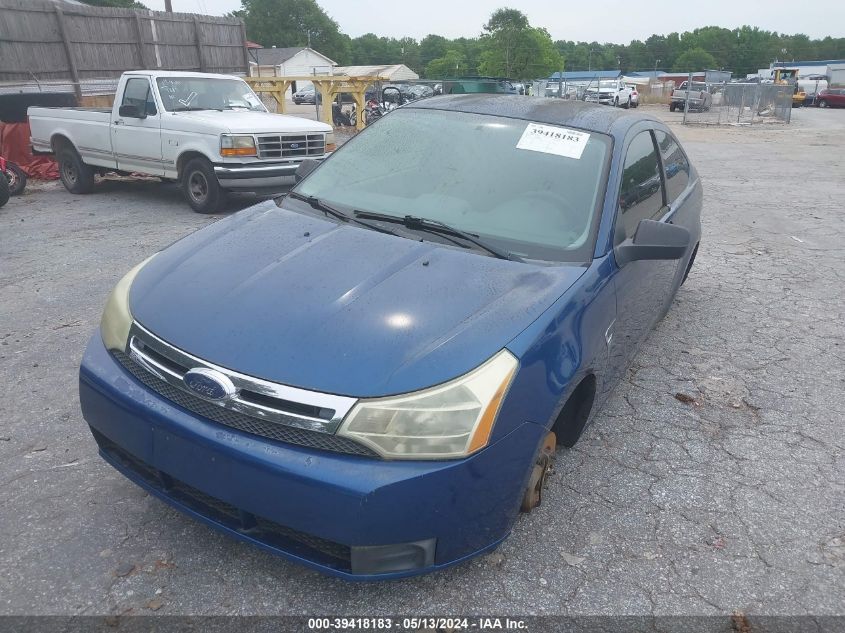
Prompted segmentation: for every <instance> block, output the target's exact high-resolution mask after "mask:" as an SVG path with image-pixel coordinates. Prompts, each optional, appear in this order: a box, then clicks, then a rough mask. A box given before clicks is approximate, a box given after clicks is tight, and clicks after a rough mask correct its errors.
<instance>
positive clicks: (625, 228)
mask: <svg viewBox="0 0 845 633" xmlns="http://www.w3.org/2000/svg"><path fill="white" fill-rule="evenodd" d="M663 207H664V193H663V182H662V179H661V178H660V163H659V162H658V158H657V151H656V150H655V147H654V139H653V138H652V134H651V132H650V131H646V132H640V133H639V134H638V135H637V136H635V137H634V140H633V141H631V144H630V145H629V146H628V153H627V154H626V156H625V166H624V167H623V169H622V186H621V188H620V191H619V212H618V213H617V215H616V231H615V236H614V237H615V239H614V242H615V243H616V244H619V243H621V242H623V241H625V240H626V239H628V238H630V237H633V236H634V233H635V232H636V231H637V225H638V224H639V223H640V220H644V219H652V220H654V219H657V218H658V217H659V216H660V213H661V211H662V209H663Z"/></svg>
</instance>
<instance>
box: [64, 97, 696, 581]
mask: <svg viewBox="0 0 845 633" xmlns="http://www.w3.org/2000/svg"><path fill="white" fill-rule="evenodd" d="M444 148H447V149H448V151H444ZM299 171H300V173H299V175H300V176H301V177H303V179H302V180H301V181H300V182H299V184H298V185H297V186H296V187H295V188H294V189H293V190H292V191H291V192H290V193H289V194H288V195H287V196H286V197H284V198H280V199H279V200H277V201H275V202H274V201H267V202H264V203H262V204H260V205H256V206H255V207H252V208H251V209H246V210H244V211H241V212H240V213H237V214H235V215H232V216H230V217H228V218H226V219H222V220H220V221H219V222H215V223H213V224H210V225H208V226H206V227H205V228H204V229H202V230H200V231H198V232H196V233H194V234H193V235H189V236H187V237H185V238H183V239H181V240H179V241H178V242H176V243H174V244H172V245H171V246H169V247H167V248H165V249H164V250H162V251H160V252H159V253H157V254H155V255H153V256H151V257H150V258H148V259H147V260H145V261H144V262H142V263H141V264H139V265H138V266H136V267H135V268H133V269H132V270H131V271H130V272H129V273H128V274H127V275H126V276H125V277H124V278H123V279H122V280H121V281H120V282H119V283H118V284H117V286H116V287H115V289H114V291H113V292H112V294H111V296H110V297H109V299H108V301H107V303H106V309H105V312H104V314H103V318H102V321H101V324H100V328H99V331H98V332H95V333H94V335H93V337H92V338H91V340H90V343H89V345H88V348H87V350H86V352H85V354H84V357H83V360H82V366H81V369H80V378H79V401H80V403H81V406H82V413H83V415H84V417H85V420H86V421H87V423H88V424H89V425H90V428H91V431H92V434H93V436H94V439H95V440H96V442H97V444H98V446H99V450H100V454H101V455H102V456H103V458H104V459H106V460H107V461H108V462H109V463H110V464H112V465H113V466H114V467H115V468H116V469H118V470H119V471H120V472H121V473H123V474H124V475H125V476H127V477H128V478H130V479H131V480H133V481H135V482H136V483H138V484H139V485H140V486H142V487H143V488H144V489H145V490H147V491H148V492H149V493H151V494H153V495H155V496H157V497H159V498H160V499H162V500H164V501H166V502H168V503H170V504H172V505H173V506H174V507H175V508H177V509H178V510H181V511H183V512H186V513H187V514H189V515H191V516H193V517H195V518H199V519H201V520H203V521H204V522H205V523H207V524H209V525H211V526H212V527H215V528H216V529H218V530H220V531H222V532H224V533H226V534H228V535H229V536H232V537H235V538H238V539H241V540H244V541H246V542H249V543H253V544H257V545H259V546H261V547H263V548H264V549H265V550H268V551H270V552H274V553H276V554H279V555H282V556H285V557H287V558H289V559H291V560H293V561H295V562H298V563H300V564H305V565H308V566H310V567H312V568H315V569H318V570H320V571H323V572H326V573H330V574H334V575H337V576H341V577H343V578H348V579H388V578H397V577H401V576H408V575H413V574H420V573H424V572H430V571H434V570H438V569H442V568H444V567H447V566H449V565H452V564H455V563H459V562H461V561H464V560H466V559H467V558H469V557H472V556H476V555H479V554H482V553H484V552H488V551H490V550H491V549H493V548H495V547H497V546H498V545H499V543H501V542H502V541H503V540H504V539H505V538H506V537H507V535H508V534H509V533H510V531H511V529H512V527H513V525H514V522H515V521H516V519H517V516H518V513H519V511H520V510H524V511H526V512H527V511H530V510H531V509H533V508H535V507H536V506H537V505H539V503H540V500H541V498H540V495H541V493H542V492H543V484H544V482H545V479H546V475H547V473H548V472H549V469H550V466H551V457H552V455H553V454H554V452H555V449H556V445H562V446H567V447H570V446H573V445H574V444H575V443H576V442H577V441H578V438H579V437H580V436H581V434H582V432H583V431H584V429H585V427H586V426H587V424H588V422H589V421H590V420H591V419H592V418H593V416H594V415H595V412H596V411H597V410H599V409H600V407H601V406H602V403H603V402H604V401H605V399H606V398H607V396H608V394H609V393H610V392H611V390H612V389H613V387H614V386H615V385H616V384H618V383H619V382H620V380H622V379H623V378H624V376H625V374H626V368H627V367H628V366H629V365H630V364H631V363H632V362H633V361H634V359H635V358H636V355H637V351H638V349H639V347H640V346H641V345H643V344H644V343H645V342H646V341H648V340H649V333H650V332H651V330H652V327H653V326H654V325H655V324H656V323H657V322H658V321H660V319H661V318H662V317H663V316H664V315H665V314H666V312H667V311H668V310H669V308H670V306H671V305H672V302H673V299H674V297H675V293H676V292H677V291H678V288H679V287H680V285H681V284H682V283H683V282H684V280H685V279H686V276H687V273H688V272H689V270H690V267H691V266H692V263H693V260H694V257H695V253H696V249H697V246H698V242H699V238H700V235H701V226H700V213H701V205H702V188H701V183H700V181H699V177H698V173H697V172H696V170H695V168H694V167H693V166H692V165H691V164H690V162H689V160H688V158H687V156H686V154H685V153H684V151H683V149H682V148H681V146H680V144H679V142H678V140H677V139H676V138H675V136H674V135H673V134H672V132H671V131H670V130H669V128H668V127H667V126H666V125H664V124H663V123H662V122H661V121H659V120H657V119H655V118H652V117H647V116H643V115H639V114H636V113H633V112H623V111H621V110H617V109H611V108H598V107H596V106H593V105H590V104H585V103H583V102H580V101H568V100H559V99H545V98H542V97H522V98H520V99H514V98H513V97H512V96H509V95H490V94H475V95H460V96H444V97H433V98H431V99H422V100H418V101H414V102H412V103H409V104H407V105H406V106H404V107H401V108H397V109H396V110H394V111H393V112H392V113H391V114H389V115H388V116H385V117H383V118H382V119H381V120H380V121H379V122H378V124H376V125H373V126H371V127H368V128H367V129H366V130H364V131H363V132H361V133H360V134H359V135H358V136H357V137H356V138H355V140H354V141H353V142H351V143H348V144H346V145H344V146H343V147H342V148H341V149H340V150H339V151H338V152H337V153H336V154H335V155H334V156H332V158H331V160H327V161H325V162H323V163H315V162H307V163H303V165H302V167H301V168H300V170H299ZM94 485H96V484H94ZM556 488H558V489H560V488H562V487H556ZM107 502H108V500H103V503H107ZM541 518H542V517H541ZM541 523H542V521H540V522H539V523H535V524H533V525H532V526H531V527H530V528H529V529H534V528H536V529H537V535H538V536H537V538H545V533H544V532H543V531H542V529H541V527H542V526H541V525H540V524H541ZM137 529H140V530H144V529H147V528H146V527H145V526H143V525H141V526H138V527H137ZM161 529H164V528H163V527H162V525H156V526H155V530H161ZM173 529H180V528H179V527H178V526H175V527H173ZM533 555H536V556H537V557H542V556H545V555H547V552H546V551H545V550H544V549H543V548H538V549H537V550H536V551H535V552H534V553H533Z"/></svg>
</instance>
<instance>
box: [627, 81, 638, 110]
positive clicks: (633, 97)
mask: <svg viewBox="0 0 845 633" xmlns="http://www.w3.org/2000/svg"><path fill="white" fill-rule="evenodd" d="M628 87H629V88H630V89H631V107H632V108H638V107H639V106H640V91H639V90H637V87H636V86H635V85H634V84H629V85H628Z"/></svg>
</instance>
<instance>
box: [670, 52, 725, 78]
mask: <svg viewBox="0 0 845 633" xmlns="http://www.w3.org/2000/svg"><path fill="white" fill-rule="evenodd" d="M716 65H717V64H716V59H715V58H714V57H713V56H712V55H711V54H710V53H708V52H707V51H705V50H704V49H703V48H691V49H689V50H688V51H687V52H686V53H683V54H682V55H681V56H680V57H678V59H676V60H675V65H674V66H673V67H672V70H674V71H675V72H680V73H688V72H695V71H698V70H705V69H707V68H715V67H716Z"/></svg>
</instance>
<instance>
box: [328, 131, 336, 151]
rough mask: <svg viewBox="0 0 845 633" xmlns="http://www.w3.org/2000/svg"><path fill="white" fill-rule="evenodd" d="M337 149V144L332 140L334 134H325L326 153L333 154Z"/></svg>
mask: <svg viewBox="0 0 845 633" xmlns="http://www.w3.org/2000/svg"><path fill="white" fill-rule="evenodd" d="M336 149H337V143H336V142H335V140H334V132H329V133H328V134H326V152H333V151H335V150H336Z"/></svg>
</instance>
